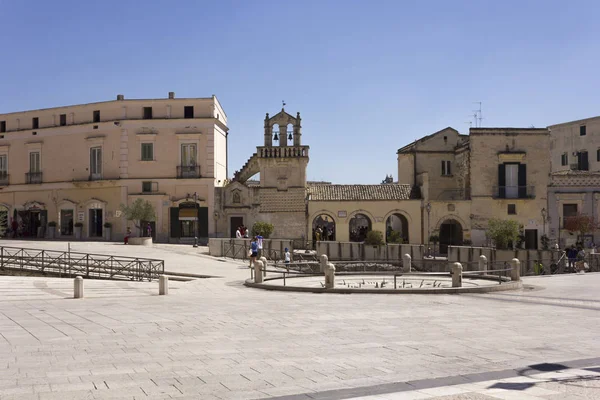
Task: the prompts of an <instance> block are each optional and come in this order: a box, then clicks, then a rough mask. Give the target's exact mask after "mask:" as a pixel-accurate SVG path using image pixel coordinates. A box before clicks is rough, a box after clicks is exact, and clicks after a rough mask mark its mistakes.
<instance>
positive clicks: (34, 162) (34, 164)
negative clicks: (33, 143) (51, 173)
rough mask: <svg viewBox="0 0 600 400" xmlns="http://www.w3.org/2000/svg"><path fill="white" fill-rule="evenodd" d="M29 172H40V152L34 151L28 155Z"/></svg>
mask: <svg viewBox="0 0 600 400" xmlns="http://www.w3.org/2000/svg"><path fill="white" fill-rule="evenodd" d="M29 172H30V173H37V172H41V164H40V152H39V151H34V152H31V153H29Z"/></svg>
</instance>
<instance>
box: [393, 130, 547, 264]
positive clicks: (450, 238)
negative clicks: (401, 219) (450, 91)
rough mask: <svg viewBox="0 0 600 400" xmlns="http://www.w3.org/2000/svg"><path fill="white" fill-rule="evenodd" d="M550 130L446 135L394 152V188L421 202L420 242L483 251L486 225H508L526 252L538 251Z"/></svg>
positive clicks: (426, 139) (442, 249)
mask: <svg viewBox="0 0 600 400" xmlns="http://www.w3.org/2000/svg"><path fill="white" fill-rule="evenodd" d="M549 143H550V140H549V133H548V130H547V129H523V128H471V129H470V131H469V135H468V136H467V135H460V134H459V133H458V132H457V131H456V130H454V129H452V128H446V129H443V130H441V131H439V132H436V133H434V134H432V135H429V136H426V137H424V138H422V139H420V140H417V141H416V142H414V143H411V144H410V145H407V146H405V147H403V148H401V149H399V150H398V176H399V182H400V183H403V184H410V185H412V186H413V187H414V188H415V190H417V189H418V191H419V192H420V194H421V196H422V205H421V207H422V211H421V215H422V220H423V234H422V240H423V242H424V243H427V241H428V239H429V237H430V236H432V235H434V236H439V241H440V250H441V252H442V253H444V252H445V250H446V249H447V246H448V245H460V244H464V243H470V242H471V243H473V244H474V245H483V244H486V242H487V238H486V235H485V232H486V229H487V221H489V219H491V218H504V219H513V220H516V221H518V222H519V223H520V224H521V225H523V228H524V234H525V237H526V240H525V242H526V243H525V245H526V248H531V249H535V248H538V246H539V241H540V238H541V233H539V232H540V231H541V230H542V229H543V218H542V215H541V214H540V210H541V209H542V208H545V207H546V187H547V185H548V183H549V179H548V171H549V169H550V163H549Z"/></svg>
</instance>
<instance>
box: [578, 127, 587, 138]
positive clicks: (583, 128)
mask: <svg viewBox="0 0 600 400" xmlns="http://www.w3.org/2000/svg"><path fill="white" fill-rule="evenodd" d="M586 134H587V131H586V127H585V125H581V126H580V127H579V136H585V135H586Z"/></svg>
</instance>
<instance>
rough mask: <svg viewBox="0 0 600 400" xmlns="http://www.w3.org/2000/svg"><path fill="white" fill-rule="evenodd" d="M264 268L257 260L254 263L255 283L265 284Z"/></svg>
mask: <svg viewBox="0 0 600 400" xmlns="http://www.w3.org/2000/svg"><path fill="white" fill-rule="evenodd" d="M262 268H263V262H262V261H260V260H256V261H255V262H254V283H263V275H262Z"/></svg>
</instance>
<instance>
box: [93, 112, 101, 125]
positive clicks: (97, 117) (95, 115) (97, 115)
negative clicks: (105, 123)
mask: <svg viewBox="0 0 600 400" xmlns="http://www.w3.org/2000/svg"><path fill="white" fill-rule="evenodd" d="M94 122H100V110H96V111H94Z"/></svg>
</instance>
